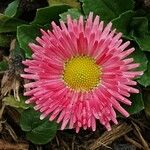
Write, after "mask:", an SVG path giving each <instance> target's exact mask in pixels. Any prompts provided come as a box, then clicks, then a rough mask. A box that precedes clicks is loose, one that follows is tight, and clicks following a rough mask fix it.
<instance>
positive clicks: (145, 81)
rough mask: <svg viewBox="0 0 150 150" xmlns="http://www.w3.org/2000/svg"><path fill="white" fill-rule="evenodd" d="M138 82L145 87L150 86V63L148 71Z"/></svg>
mask: <svg viewBox="0 0 150 150" xmlns="http://www.w3.org/2000/svg"><path fill="white" fill-rule="evenodd" d="M137 81H138V83H140V84H141V85H143V86H144V87H147V86H150V61H149V62H148V65H147V70H146V71H145V72H144V74H143V75H142V76H141V78H139V79H138V80H137Z"/></svg>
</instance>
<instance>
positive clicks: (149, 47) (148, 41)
mask: <svg viewBox="0 0 150 150" xmlns="http://www.w3.org/2000/svg"><path fill="white" fill-rule="evenodd" d="M133 37H134V39H135V41H136V42H137V44H138V45H139V47H140V48H141V50H142V51H150V33H147V34H145V36H144V37H136V35H135V33H133Z"/></svg>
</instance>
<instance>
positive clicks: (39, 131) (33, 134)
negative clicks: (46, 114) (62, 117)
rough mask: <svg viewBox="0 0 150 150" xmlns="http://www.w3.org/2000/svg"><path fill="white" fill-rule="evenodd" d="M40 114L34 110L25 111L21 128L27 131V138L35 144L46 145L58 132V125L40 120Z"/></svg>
mask: <svg viewBox="0 0 150 150" xmlns="http://www.w3.org/2000/svg"><path fill="white" fill-rule="evenodd" d="M39 118H40V114H39V113H38V112H36V111H35V110H33V109H28V110H25V111H24V112H23V113H22V115H21V120H20V126H21V128H22V130H23V131H26V135H27V138H28V139H29V140H30V141H31V142H32V143H35V144H46V143H48V142H49V141H51V140H52V139H53V138H54V136H55V134H56V132H57V124H56V123H54V122H50V121H49V120H48V119H44V120H40V119H39Z"/></svg>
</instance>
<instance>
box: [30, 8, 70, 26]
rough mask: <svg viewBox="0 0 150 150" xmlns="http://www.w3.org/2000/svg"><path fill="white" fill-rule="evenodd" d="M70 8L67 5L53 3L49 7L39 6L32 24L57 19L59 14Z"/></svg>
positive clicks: (43, 23) (41, 23) (45, 22)
mask: <svg viewBox="0 0 150 150" xmlns="http://www.w3.org/2000/svg"><path fill="white" fill-rule="evenodd" d="M69 8H70V6H68V5H53V6H51V7H45V8H40V9H38V10H37V13H36V17H35V19H34V21H33V22H31V24H32V25H42V26H43V25H45V24H48V23H49V24H50V23H51V22H52V21H54V20H58V19H59V14H61V13H63V12H65V11H67V10H68V9H69Z"/></svg>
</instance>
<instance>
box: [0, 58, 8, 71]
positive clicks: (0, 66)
mask: <svg viewBox="0 0 150 150" xmlns="http://www.w3.org/2000/svg"><path fill="white" fill-rule="evenodd" d="M7 69H8V62H7V61H5V60H3V61H1V62H0V71H5V70H7Z"/></svg>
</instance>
